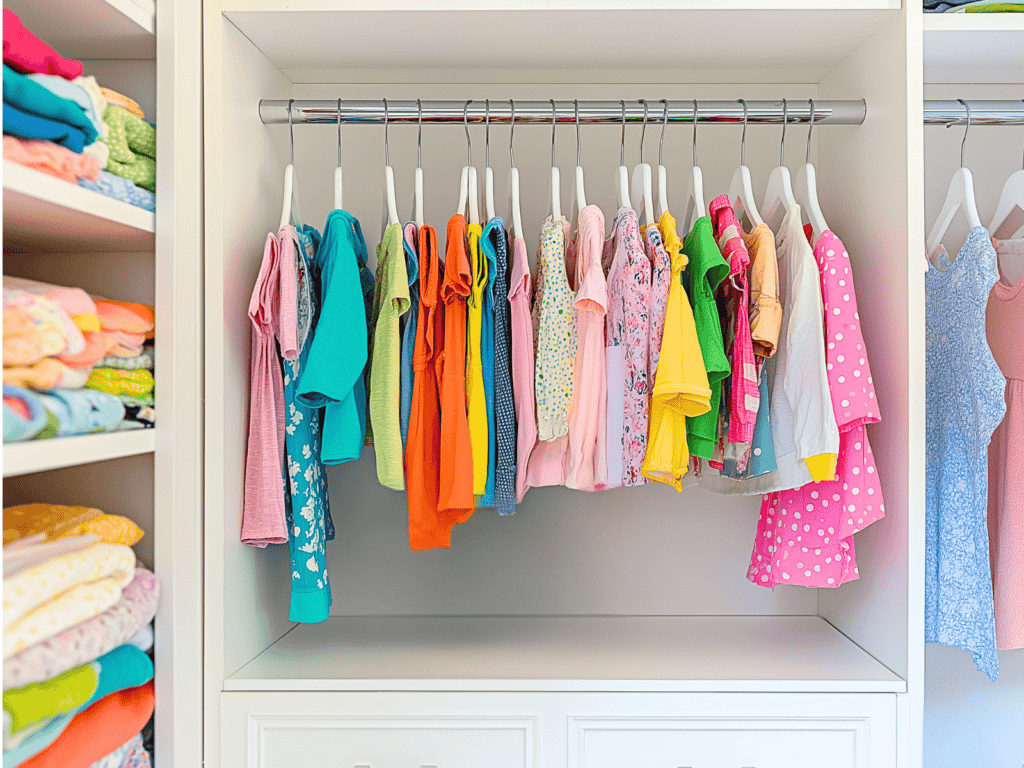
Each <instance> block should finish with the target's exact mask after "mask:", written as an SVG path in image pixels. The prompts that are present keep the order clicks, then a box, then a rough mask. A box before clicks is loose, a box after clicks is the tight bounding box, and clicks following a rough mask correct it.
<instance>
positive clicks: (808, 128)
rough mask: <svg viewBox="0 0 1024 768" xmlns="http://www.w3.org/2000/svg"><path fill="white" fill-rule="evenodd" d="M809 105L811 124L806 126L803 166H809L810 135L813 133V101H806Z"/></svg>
mask: <svg viewBox="0 0 1024 768" xmlns="http://www.w3.org/2000/svg"><path fill="white" fill-rule="evenodd" d="M808 101H809V102H810V103H811V122H810V123H809V124H808V126H807V154H806V155H804V164H805V165H810V164H811V134H812V133H813V132H814V99H808Z"/></svg>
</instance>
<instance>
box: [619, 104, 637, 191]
mask: <svg viewBox="0 0 1024 768" xmlns="http://www.w3.org/2000/svg"><path fill="white" fill-rule="evenodd" d="M619 104H620V105H622V140H621V141H620V143H619V167H618V168H617V169H616V170H615V187H616V189H617V190H618V194H619V208H629V209H630V210H632V209H633V203H632V201H630V199H629V169H628V168H626V102H625V101H622V100H620V101H619Z"/></svg>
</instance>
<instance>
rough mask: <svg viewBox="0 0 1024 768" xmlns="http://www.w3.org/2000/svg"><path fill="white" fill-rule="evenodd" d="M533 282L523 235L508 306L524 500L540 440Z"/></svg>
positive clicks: (515, 251) (515, 249)
mask: <svg viewBox="0 0 1024 768" xmlns="http://www.w3.org/2000/svg"><path fill="white" fill-rule="evenodd" d="M532 302H533V285H532V283H531V282H530V262H529V259H528V258H527V256H526V242H525V241H524V240H523V238H521V237H517V238H515V240H514V241H513V244H512V271H511V275H510V277H509V291H508V305H509V315H510V319H511V326H512V399H513V401H514V402H515V406H516V500H517V501H522V500H523V497H524V496H525V495H526V492H527V491H528V490H529V488H530V485H529V483H527V482H526V469H527V465H528V463H529V461H530V452H531V451H532V450H533V445H534V443H536V442H537V413H536V411H535V406H534V398H533V364H534V359H533V321H532V319H531V316H530V313H531V311H532Z"/></svg>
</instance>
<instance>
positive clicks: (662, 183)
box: [657, 99, 668, 221]
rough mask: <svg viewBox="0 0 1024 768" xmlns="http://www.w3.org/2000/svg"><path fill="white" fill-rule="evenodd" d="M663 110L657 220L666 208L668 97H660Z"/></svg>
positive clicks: (659, 148)
mask: <svg viewBox="0 0 1024 768" xmlns="http://www.w3.org/2000/svg"><path fill="white" fill-rule="evenodd" d="M661 103H662V104H664V105H665V112H664V114H663V115H662V117H661V138H660V139H659V140H658V208H657V211H658V220H659V221H660V220H661V217H662V216H664V215H665V212H666V211H667V210H668V171H666V170H665V162H664V151H665V126H667V125H668V99H662V100H661Z"/></svg>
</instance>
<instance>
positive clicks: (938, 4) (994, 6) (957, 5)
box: [924, 0, 1024, 13]
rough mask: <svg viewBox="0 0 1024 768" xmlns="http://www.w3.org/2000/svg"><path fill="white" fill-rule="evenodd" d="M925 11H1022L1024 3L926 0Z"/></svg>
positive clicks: (997, 0) (987, 0)
mask: <svg viewBox="0 0 1024 768" xmlns="http://www.w3.org/2000/svg"><path fill="white" fill-rule="evenodd" d="M924 12H925V13H1022V12H1024V3H1013V2H1009V3H1008V2H1006V1H1005V0H924Z"/></svg>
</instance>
